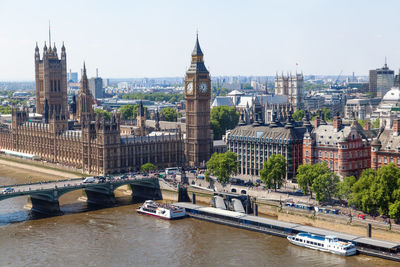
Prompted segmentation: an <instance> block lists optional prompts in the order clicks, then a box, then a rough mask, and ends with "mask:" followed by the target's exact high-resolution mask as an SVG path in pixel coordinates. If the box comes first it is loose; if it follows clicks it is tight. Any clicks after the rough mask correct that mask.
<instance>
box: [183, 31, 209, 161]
mask: <svg viewBox="0 0 400 267" xmlns="http://www.w3.org/2000/svg"><path fill="white" fill-rule="evenodd" d="M185 99H186V141H185V142H186V143H185V154H186V161H187V163H188V165H189V166H191V167H201V166H204V164H205V163H206V162H207V161H208V160H209V159H210V157H211V148H212V140H211V129H210V99H211V79H210V74H209V72H208V70H207V69H206V66H205V65H204V61H203V52H202V51H201V48H200V44H199V38H198V36H197V37H196V45H195V47H194V49H193V52H192V62H191V64H190V67H189V69H188V71H187V72H186V76H185Z"/></svg>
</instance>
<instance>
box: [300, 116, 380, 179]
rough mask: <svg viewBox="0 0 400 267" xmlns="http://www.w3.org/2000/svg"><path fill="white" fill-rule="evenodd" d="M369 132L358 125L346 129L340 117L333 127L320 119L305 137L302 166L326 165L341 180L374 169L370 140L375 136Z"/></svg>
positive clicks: (354, 123)
mask: <svg viewBox="0 0 400 267" xmlns="http://www.w3.org/2000/svg"><path fill="white" fill-rule="evenodd" d="M369 131H371V130H364V129H363V128H362V127H361V126H360V125H359V124H358V123H357V122H356V121H353V122H352V123H351V125H350V126H344V125H342V119H341V118H340V117H339V116H335V117H334V120H333V124H330V125H328V124H326V122H324V121H321V120H320V118H319V117H317V118H316V119H315V121H314V129H313V130H312V131H311V132H309V131H307V133H306V134H305V135H304V140H303V164H315V163H321V162H326V163H327V164H328V166H329V168H330V169H331V170H332V171H334V172H335V173H336V174H338V175H339V176H342V177H346V176H351V175H355V176H358V175H360V173H361V171H362V170H363V169H367V168H370V166H371V146H370V143H369V140H368V139H370V137H369V136H371V135H370V134H372V135H373V133H372V132H371V133H369Z"/></svg>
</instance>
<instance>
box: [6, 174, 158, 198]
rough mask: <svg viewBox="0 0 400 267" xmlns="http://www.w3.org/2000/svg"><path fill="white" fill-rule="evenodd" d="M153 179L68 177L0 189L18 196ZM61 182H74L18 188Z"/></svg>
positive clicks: (9, 194)
mask: <svg viewBox="0 0 400 267" xmlns="http://www.w3.org/2000/svg"><path fill="white" fill-rule="evenodd" d="M153 179H157V178H149V177H143V178H137V177H133V178H125V179H116V180H110V181H107V182H105V183H83V182H80V183H75V184H74V183H73V182H74V181H77V180H80V181H82V178H74V179H66V180H57V181H48V182H47V183H31V184H18V185H16V186H14V187H16V188H17V190H15V188H14V187H13V186H11V185H8V186H6V187H13V188H14V190H15V191H14V192H9V193H5V192H2V191H0V195H8V196H18V195H21V196H22V195H35V194H40V193H44V192H46V191H51V190H55V189H63V188H64V189H65V188H68V189H83V188H88V187H97V186H101V185H104V184H129V182H131V181H137V180H153ZM59 182H72V183H71V184H69V183H68V184H63V185H62V186H57V185H56V184H55V185H54V187H48V188H43V187H42V188H34V189H31V188H30V187H29V188H28V189H26V190H20V189H18V186H23V185H25V186H26V185H40V184H51V183H59Z"/></svg>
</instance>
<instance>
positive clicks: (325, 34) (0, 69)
mask: <svg viewBox="0 0 400 267" xmlns="http://www.w3.org/2000/svg"><path fill="white" fill-rule="evenodd" d="M399 7H400V2H396V1H385V2H384V3H377V2H372V3H370V2H368V3H366V2H364V1H359V0H357V1H351V2H347V1H343V0H339V1H327V0H305V1H246V2H242V1H218V2H216V1H210V0H205V1H202V2H196V1H156V0H153V1H152V0H149V1H115V2H113V4H111V3H108V1H92V0H90V1H75V0H71V1H68V2H63V4H62V5H61V4H59V3H58V2H55V1H48V0H45V1H41V2H36V1H35V2H34V1H32V2H31V1H26V0H25V1H9V0H3V1H1V2H0V23H1V24H2V25H4V26H3V27H1V29H0V36H1V37H0V81H32V80H34V48H35V44H36V41H37V42H38V44H39V48H40V52H41V53H42V50H43V45H44V42H45V41H46V42H47V43H48V41H47V40H48V22H49V20H50V21H51V32H52V41H54V42H56V45H57V48H58V51H59V52H60V48H61V45H62V42H63V41H64V42H65V46H66V50H67V65H68V69H72V71H73V72H78V73H79V72H80V69H81V67H82V64H83V61H85V62H86V67H87V69H88V76H90V77H92V76H95V72H96V68H98V69H99V75H100V76H101V77H110V78H116V79H118V78H124V77H132V78H140V77H147V78H157V77H182V76H183V75H184V73H185V71H186V70H187V68H188V66H189V64H190V59H191V57H190V56H191V51H192V49H193V47H194V43H195V36H196V30H197V29H198V30H199V39H200V45H201V48H202V50H203V52H204V59H205V64H206V66H207V68H209V71H210V74H211V75H212V76H239V75H240V76H273V75H275V73H276V72H278V73H280V72H282V71H283V72H292V73H294V72H295V71H296V69H297V70H298V71H299V72H300V71H303V73H304V74H305V75H332V76H334V75H339V73H340V72H341V71H343V75H351V74H352V72H355V75H356V76H367V75H368V70H370V69H375V68H379V67H381V66H383V64H384V60H385V56H386V57H387V58H388V65H389V67H390V68H391V69H393V70H396V72H397V70H398V69H399V67H400V51H399V49H398V48H397V44H398V43H399V42H398V41H399V37H398V35H397V34H396V33H397V29H398V28H399V24H400V23H399V22H398V20H397V10H398V9H399ZM47 45H48V44H47ZM296 64H297V67H296Z"/></svg>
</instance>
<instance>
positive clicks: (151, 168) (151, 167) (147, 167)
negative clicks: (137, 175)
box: [140, 163, 157, 172]
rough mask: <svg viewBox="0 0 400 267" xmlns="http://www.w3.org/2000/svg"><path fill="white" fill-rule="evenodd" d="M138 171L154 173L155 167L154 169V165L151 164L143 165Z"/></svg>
mask: <svg viewBox="0 0 400 267" xmlns="http://www.w3.org/2000/svg"><path fill="white" fill-rule="evenodd" d="M140 169H141V170H142V171H143V172H149V171H155V170H157V167H156V165H154V164H153V163H145V164H143V165H142V166H141V167H140Z"/></svg>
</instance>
